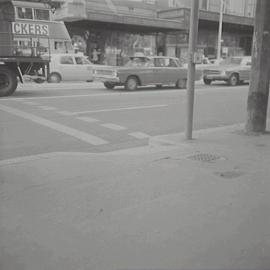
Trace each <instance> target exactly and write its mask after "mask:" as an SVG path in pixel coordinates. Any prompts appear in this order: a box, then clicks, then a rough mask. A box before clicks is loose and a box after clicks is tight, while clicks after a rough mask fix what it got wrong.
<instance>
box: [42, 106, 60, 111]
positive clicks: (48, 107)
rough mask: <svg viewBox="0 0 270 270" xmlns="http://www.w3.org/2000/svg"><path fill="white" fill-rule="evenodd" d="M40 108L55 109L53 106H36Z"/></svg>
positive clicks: (45, 109)
mask: <svg viewBox="0 0 270 270" xmlns="http://www.w3.org/2000/svg"><path fill="white" fill-rule="evenodd" d="M38 107H39V108H40V109H42V110H44V111H54V110H57V109H56V108H54V107H51V106H38Z"/></svg>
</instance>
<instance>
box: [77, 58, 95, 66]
mask: <svg viewBox="0 0 270 270" xmlns="http://www.w3.org/2000/svg"><path fill="white" fill-rule="evenodd" d="M75 61H76V64H78V65H90V64H91V62H90V61H89V60H88V59H87V58H86V57H81V56H76V57H75Z"/></svg>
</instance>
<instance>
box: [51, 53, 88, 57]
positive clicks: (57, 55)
mask: <svg viewBox="0 0 270 270" xmlns="http://www.w3.org/2000/svg"><path fill="white" fill-rule="evenodd" d="M60 56H81V57H87V56H86V55H83V54H80V53H79V54H78V53H55V54H53V53H52V54H51V57H60Z"/></svg>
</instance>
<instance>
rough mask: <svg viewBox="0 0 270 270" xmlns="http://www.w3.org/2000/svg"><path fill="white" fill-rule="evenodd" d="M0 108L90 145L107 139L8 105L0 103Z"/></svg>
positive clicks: (100, 143)
mask: <svg viewBox="0 0 270 270" xmlns="http://www.w3.org/2000/svg"><path fill="white" fill-rule="evenodd" d="M0 110H2V111H4V112H7V113H10V114H13V115H16V116H18V117H21V118H24V119H26V120H29V121H32V122H34V123H37V124H39V125H41V126H45V127H48V128H50V129H52V130H56V131H58V132H61V133H63V134H65V135H69V136H72V137H74V138H76V139H78V140H81V141H83V142H86V143H89V144H91V145H103V144H107V143H108V142H107V141H105V140H103V139H101V138H99V137H96V136H94V135H91V134H88V133H86V132H82V131H79V130H77V129H74V128H71V127H68V126H65V125H62V124H59V123H56V122H54V121H50V120H47V119H45V118H42V117H39V116H36V115H34V114H31V113H26V112H24V111H21V110H18V109H15V108H12V107H9V106H4V105H0Z"/></svg>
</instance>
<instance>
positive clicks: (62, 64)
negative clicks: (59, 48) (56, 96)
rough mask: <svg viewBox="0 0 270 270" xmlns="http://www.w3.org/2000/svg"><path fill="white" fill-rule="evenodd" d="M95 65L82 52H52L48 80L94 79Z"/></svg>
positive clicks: (57, 81)
mask: <svg viewBox="0 0 270 270" xmlns="http://www.w3.org/2000/svg"><path fill="white" fill-rule="evenodd" d="M93 66H94V65H93V64H92V63H91V62H90V61H89V60H88V59H87V57H86V56H84V55H82V54H77V53H74V54H71V53H66V54H52V55H51V62H50V74H49V76H48V81H49V82H51V83H59V82H61V81H93Z"/></svg>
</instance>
